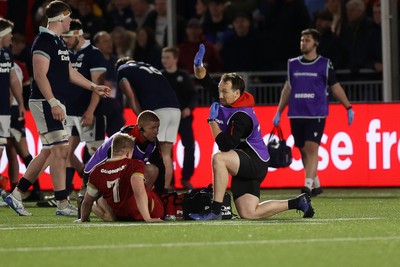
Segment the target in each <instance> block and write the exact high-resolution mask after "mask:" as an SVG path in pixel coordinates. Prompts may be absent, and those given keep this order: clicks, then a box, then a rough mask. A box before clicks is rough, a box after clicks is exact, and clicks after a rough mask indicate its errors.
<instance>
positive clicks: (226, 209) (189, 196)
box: [183, 184, 237, 220]
mask: <svg viewBox="0 0 400 267" xmlns="http://www.w3.org/2000/svg"><path fill="white" fill-rule="evenodd" d="M212 198H213V188H212V185H211V184H210V185H209V186H208V187H207V188H205V187H203V188H200V189H192V190H189V191H187V192H186V193H185V194H184V195H183V217H184V218H185V220H191V218H189V214H190V213H200V212H202V211H206V210H208V209H209V208H210V207H211V202H212ZM231 199H232V197H231V195H230V194H228V193H226V192H225V196H224V201H223V202H222V208H221V209H222V219H223V220H228V219H235V218H237V215H235V214H233V212H232V204H231V202H232V200H231Z"/></svg>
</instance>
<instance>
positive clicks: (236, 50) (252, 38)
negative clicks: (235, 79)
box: [221, 13, 260, 71]
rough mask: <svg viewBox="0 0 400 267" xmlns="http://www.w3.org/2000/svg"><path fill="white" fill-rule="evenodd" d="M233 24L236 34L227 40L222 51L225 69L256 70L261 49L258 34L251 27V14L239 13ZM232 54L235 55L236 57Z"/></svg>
mask: <svg viewBox="0 0 400 267" xmlns="http://www.w3.org/2000/svg"><path fill="white" fill-rule="evenodd" d="M232 25H233V29H234V35H233V36H231V37H229V38H228V39H227V40H226V41H225V44H224V46H223V48H222V51H221V54H222V63H223V70H224V71H251V70H254V69H255V68H256V62H257V56H258V55H259V52H260V51H259V49H258V45H259V41H258V38H257V34H256V33H255V32H253V30H252V28H251V21H250V16H249V15H247V14H245V13H238V14H236V15H235V17H234V19H233V22H232ZM232 55H235V57H233V56H232Z"/></svg>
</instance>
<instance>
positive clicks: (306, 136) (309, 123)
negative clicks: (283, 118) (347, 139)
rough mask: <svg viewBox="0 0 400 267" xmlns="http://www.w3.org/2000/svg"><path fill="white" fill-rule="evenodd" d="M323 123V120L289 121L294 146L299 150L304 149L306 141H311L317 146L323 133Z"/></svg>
mask: <svg viewBox="0 0 400 267" xmlns="http://www.w3.org/2000/svg"><path fill="white" fill-rule="evenodd" d="M325 121H326V119H325V118H315V119H290V127H291V128H292V135H293V138H294V145H295V146H297V147H299V148H301V147H304V144H305V142H306V141H312V142H315V143H317V144H318V145H319V144H320V143H321V138H322V135H323V133H324V129H325Z"/></svg>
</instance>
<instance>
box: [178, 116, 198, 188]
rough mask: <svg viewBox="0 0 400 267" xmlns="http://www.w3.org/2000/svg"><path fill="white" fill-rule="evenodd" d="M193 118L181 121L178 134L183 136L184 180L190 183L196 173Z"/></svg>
mask: <svg viewBox="0 0 400 267" xmlns="http://www.w3.org/2000/svg"><path fill="white" fill-rule="evenodd" d="M192 123H193V116H192V115H190V116H189V117H187V118H183V119H181V122H180V124H179V129H178V133H179V135H180V136H181V141H182V145H183V147H184V148H185V149H184V153H185V154H184V157H183V168H182V180H186V181H189V180H190V178H191V177H192V175H193V172H194V150H195V141H194V134H193V127H192Z"/></svg>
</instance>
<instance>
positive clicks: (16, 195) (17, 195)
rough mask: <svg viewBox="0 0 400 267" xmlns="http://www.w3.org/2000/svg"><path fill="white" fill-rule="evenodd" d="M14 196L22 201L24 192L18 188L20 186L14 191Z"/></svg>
mask: <svg viewBox="0 0 400 267" xmlns="http://www.w3.org/2000/svg"><path fill="white" fill-rule="evenodd" d="M11 194H12V195H13V197H14V198H15V199H16V200H18V201H22V194H21V192H20V191H19V190H18V188H15V189H14V190H13V191H12V193H11Z"/></svg>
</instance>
